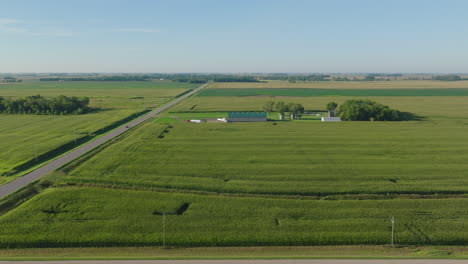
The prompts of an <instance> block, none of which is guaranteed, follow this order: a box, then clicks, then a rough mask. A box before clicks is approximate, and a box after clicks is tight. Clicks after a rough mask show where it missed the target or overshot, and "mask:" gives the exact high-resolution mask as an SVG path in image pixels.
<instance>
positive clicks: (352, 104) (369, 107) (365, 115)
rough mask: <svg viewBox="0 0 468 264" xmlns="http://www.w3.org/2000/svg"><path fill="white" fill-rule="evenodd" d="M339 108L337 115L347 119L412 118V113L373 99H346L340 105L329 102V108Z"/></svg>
mask: <svg viewBox="0 0 468 264" xmlns="http://www.w3.org/2000/svg"><path fill="white" fill-rule="evenodd" d="M337 108H338V109H337ZM335 109H337V110H338V111H337V115H338V116H339V117H341V119H342V120H345V121H373V120H375V121H403V120H410V119H411V118H412V115H411V114H409V113H405V112H400V111H398V110H395V109H391V108H390V107H389V106H387V105H383V104H379V103H377V102H374V101H371V100H361V99H353V100H346V101H345V102H344V103H343V104H341V105H340V106H339V107H338V104H337V103H335V102H330V103H328V104H327V110H329V111H334V110H335Z"/></svg>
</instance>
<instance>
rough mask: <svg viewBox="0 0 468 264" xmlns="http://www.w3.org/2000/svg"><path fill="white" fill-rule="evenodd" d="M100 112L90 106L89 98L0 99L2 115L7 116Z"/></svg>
mask: <svg viewBox="0 0 468 264" xmlns="http://www.w3.org/2000/svg"><path fill="white" fill-rule="evenodd" d="M96 110H98V108H96V107H90V106H89V98H88V97H76V96H72V97H68V96H65V95H59V96H57V97H51V98H47V97H43V96H40V95H34V96H28V97H24V98H18V99H15V98H4V97H0V113H5V114H35V115H68V114H76V115H79V114H86V113H89V112H93V111H96Z"/></svg>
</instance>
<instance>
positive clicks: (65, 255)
mask: <svg viewBox="0 0 468 264" xmlns="http://www.w3.org/2000/svg"><path fill="white" fill-rule="evenodd" d="M467 258H468V247H462V246H431V247H396V248H392V247H389V246H307V247H202V248H161V247H109V248H36V249H1V250H0V260H14V261H21V260H111V259H112V260H128V259H132V260H143V259H148V260H150V259H168V260H170V259H467Z"/></svg>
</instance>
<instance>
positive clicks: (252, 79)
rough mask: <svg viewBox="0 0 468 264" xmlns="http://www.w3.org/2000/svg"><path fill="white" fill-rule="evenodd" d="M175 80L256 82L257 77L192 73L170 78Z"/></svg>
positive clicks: (192, 81) (190, 81)
mask: <svg viewBox="0 0 468 264" xmlns="http://www.w3.org/2000/svg"><path fill="white" fill-rule="evenodd" d="M172 81H175V82H189V83H207V82H209V81H213V82H258V80H257V78H255V77H253V76H236V75H192V76H179V77H176V78H172Z"/></svg>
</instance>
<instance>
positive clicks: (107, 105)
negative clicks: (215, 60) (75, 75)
mask: <svg viewBox="0 0 468 264" xmlns="http://www.w3.org/2000/svg"><path fill="white" fill-rule="evenodd" d="M150 84H151V83H129V84H127V83H120V82H117V83H103V82H90V83H58V82H53V83H49V82H45V83H44V82H40V83H39V82H31V83H21V84H14V85H11V84H9V85H1V86H0V96H3V97H24V96H31V95H36V94H40V95H43V96H58V95H67V96H88V97H90V98H91V103H90V105H92V106H97V107H99V108H101V110H100V111H98V112H95V113H90V114H85V115H66V116H54V115H22V114H19V115H18V114H15V115H8V114H0V123H1V124H2V125H1V126H0V148H1V149H2V152H1V153H0V175H2V174H5V173H6V174H8V175H10V174H13V175H16V173H18V172H19V171H20V170H19V171H18V170H17V169H15V168H17V167H18V166H21V165H22V164H24V163H26V162H28V161H33V162H34V161H35V157H36V155H37V156H39V157H40V159H39V160H38V161H39V162H43V161H45V160H46V159H47V158H50V157H48V156H47V155H46V156H44V155H45V154H46V153H49V152H50V151H53V150H54V149H56V148H58V147H61V146H63V145H64V144H69V143H71V142H73V141H74V139H75V131H76V137H77V138H78V139H80V138H83V137H89V136H92V135H93V134H94V133H95V132H97V131H99V130H100V129H103V128H105V127H108V126H111V125H112V124H115V123H117V122H119V121H120V120H123V119H125V118H127V117H129V116H131V115H134V114H136V113H139V112H141V111H144V110H145V109H149V108H153V107H156V106H159V105H161V104H162V103H164V102H167V101H168V100H171V99H172V98H174V97H175V96H177V95H179V94H181V93H183V92H185V91H187V90H188V89H192V88H193V87H196V86H194V85H190V84H177V85H175V84H174V83H170V82H159V83H158V82H154V83H152V85H150ZM41 156H42V157H41ZM13 179H14V176H8V177H6V176H3V177H0V184H2V183H5V182H8V181H11V180H13Z"/></svg>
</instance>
